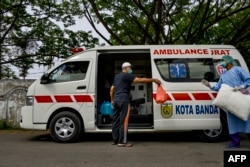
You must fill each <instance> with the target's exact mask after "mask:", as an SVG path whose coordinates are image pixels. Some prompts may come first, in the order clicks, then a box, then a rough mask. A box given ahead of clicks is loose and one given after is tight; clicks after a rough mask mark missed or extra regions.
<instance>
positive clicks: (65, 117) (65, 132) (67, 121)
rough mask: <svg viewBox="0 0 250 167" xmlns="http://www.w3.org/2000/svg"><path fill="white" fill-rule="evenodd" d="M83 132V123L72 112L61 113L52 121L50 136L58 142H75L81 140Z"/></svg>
mask: <svg viewBox="0 0 250 167" xmlns="http://www.w3.org/2000/svg"><path fill="white" fill-rule="evenodd" d="M81 130H82V127H81V121H80V119H79V117H78V116H77V115H76V114H74V113H72V112H69V111H63V112H60V113H59V114H57V115H55V116H54V118H53V119H52V120H51V124H50V134H51V137H52V138H53V139H54V140H55V141H56V142H64V143H69V142H75V141H76V140H77V139H78V138H79V136H80V134H81Z"/></svg>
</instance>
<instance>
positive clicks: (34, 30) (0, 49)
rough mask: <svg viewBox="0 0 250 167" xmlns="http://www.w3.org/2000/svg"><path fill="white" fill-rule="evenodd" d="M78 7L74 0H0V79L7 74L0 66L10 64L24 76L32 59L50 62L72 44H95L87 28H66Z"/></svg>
mask: <svg viewBox="0 0 250 167" xmlns="http://www.w3.org/2000/svg"><path fill="white" fill-rule="evenodd" d="M81 10H82V8H81V7H80V6H79V2H78V1H73V2H72V1H70V0H65V1H56V0H48V1H42V0H16V1H13V0H1V1H0V79H2V78H9V77H10V76H9V75H6V73H4V70H3V68H7V67H8V68H9V67H10V64H11V65H12V66H16V67H18V68H19V69H20V72H21V77H23V78H25V76H26V75H27V72H28V69H30V68H31V67H32V66H33V64H34V63H36V64H39V65H44V66H50V65H51V64H53V60H54V58H66V57H68V56H70V55H71V53H70V48H72V47H79V46H82V45H85V46H86V47H87V48H89V47H94V46H95V45H97V44H98V39H97V38H94V37H93V36H92V35H91V32H84V31H78V32H73V31H71V30H68V29H67V27H68V26H71V25H73V24H75V16H76V15H77V16H78V17H81V16H82V15H81V13H83V12H82V11H81ZM59 24H63V25H61V26H59ZM62 26H63V27H62ZM10 74H13V73H10Z"/></svg>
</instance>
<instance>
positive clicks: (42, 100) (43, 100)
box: [35, 96, 53, 103]
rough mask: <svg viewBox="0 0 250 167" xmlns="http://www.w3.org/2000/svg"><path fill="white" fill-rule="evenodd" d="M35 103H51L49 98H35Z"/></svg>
mask: <svg viewBox="0 0 250 167" xmlns="http://www.w3.org/2000/svg"><path fill="white" fill-rule="evenodd" d="M35 99H36V101H37V103H53V100H52V98H51V97H50V96H35Z"/></svg>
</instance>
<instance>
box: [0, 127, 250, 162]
mask: <svg viewBox="0 0 250 167" xmlns="http://www.w3.org/2000/svg"><path fill="white" fill-rule="evenodd" d="M110 137H111V136H110V134H86V135H85V137H84V138H83V139H82V140H80V141H79V142H78V143H71V144H60V143H55V142H53V141H52V140H51V138H50V136H49V135H48V134H47V133H46V132H45V133H44V132H37V131H35V132H34V131H28V132H23V131H0V167H17V166H21V167H43V166H46V167H57V166H58V167H64V166H67V167H68V166H71V167H78V166H79V167H99V166H100V167H123V166H124V167H134V166H136V167H147V166H149V167H154V166H156V167H158V166H164V167H165V166H167V167H196V166H197V167H210V166H211V167H222V166H223V151H224V150H225V149H224V146H225V145H226V143H227V142H221V143H202V142H199V141H198V140H197V139H196V137H195V136H194V135H193V134H192V133H189V132H182V133H153V134H152V133H150V134H129V139H130V141H131V143H133V144H134V147H132V148H118V147H116V146H112V145H111V144H110ZM242 140H243V141H242V148H241V149H240V150H249V149H250V142H249V141H247V140H246V138H245V137H244V136H243V139H242Z"/></svg>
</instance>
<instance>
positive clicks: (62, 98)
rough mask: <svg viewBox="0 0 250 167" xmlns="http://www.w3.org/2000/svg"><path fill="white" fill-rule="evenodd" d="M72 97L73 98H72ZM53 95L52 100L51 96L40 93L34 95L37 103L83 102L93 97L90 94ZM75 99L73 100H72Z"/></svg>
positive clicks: (89, 100)
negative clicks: (39, 94) (40, 94)
mask: <svg viewBox="0 0 250 167" xmlns="http://www.w3.org/2000/svg"><path fill="white" fill-rule="evenodd" d="M73 97H74V98H73ZM73 97H71V96H70V95H55V96H54V100H53V98H52V97H51V96H47V95H42V96H35V99H36V102H37V103H53V102H55V103H73V102H77V103H84V102H91V103H92V102H93V99H92V98H91V96H90V95H73ZM74 100H75V101H74Z"/></svg>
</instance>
